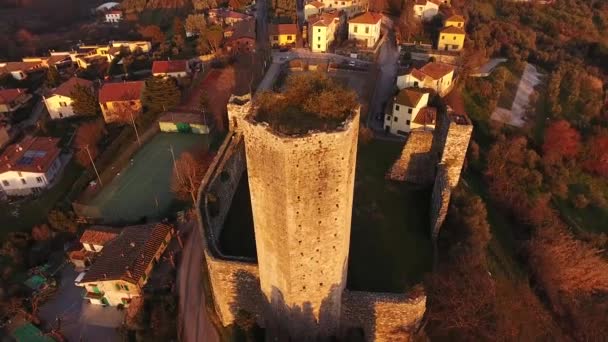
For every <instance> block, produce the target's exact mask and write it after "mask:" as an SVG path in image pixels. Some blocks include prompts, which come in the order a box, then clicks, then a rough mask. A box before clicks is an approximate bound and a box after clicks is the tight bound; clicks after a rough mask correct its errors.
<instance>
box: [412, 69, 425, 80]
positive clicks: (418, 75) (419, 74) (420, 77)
mask: <svg viewBox="0 0 608 342" xmlns="http://www.w3.org/2000/svg"><path fill="white" fill-rule="evenodd" d="M410 74H412V76H414V77H416V79H417V80H420V81H424V79H425V78H426V74H425V73H423V72H422V71H420V70H418V69H416V68H414V69H412V70H411V71H410Z"/></svg>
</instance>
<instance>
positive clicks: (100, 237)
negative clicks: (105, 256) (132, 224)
mask: <svg viewBox="0 0 608 342" xmlns="http://www.w3.org/2000/svg"><path fill="white" fill-rule="evenodd" d="M118 234H120V229H116V228H112V227H102V226H93V227H90V228H88V229H86V230H85V231H84V232H83V233H82V236H81V237H80V242H81V243H83V244H85V243H86V244H92V245H98V246H104V245H105V244H106V243H107V242H108V241H110V240H112V239H114V238H115V237H117V236H118Z"/></svg>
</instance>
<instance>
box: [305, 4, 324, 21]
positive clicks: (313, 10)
mask: <svg viewBox="0 0 608 342" xmlns="http://www.w3.org/2000/svg"><path fill="white" fill-rule="evenodd" d="M324 8H325V4H323V3H322V2H321V1H318V0H314V1H310V2H308V3H307V4H306V5H304V20H306V21H308V22H310V20H309V18H310V17H311V16H313V15H319V14H321V13H323V9H324Z"/></svg>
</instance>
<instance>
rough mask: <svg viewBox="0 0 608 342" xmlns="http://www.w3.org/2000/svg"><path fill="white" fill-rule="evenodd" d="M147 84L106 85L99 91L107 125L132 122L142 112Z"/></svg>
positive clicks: (140, 82)
mask: <svg viewBox="0 0 608 342" xmlns="http://www.w3.org/2000/svg"><path fill="white" fill-rule="evenodd" d="M144 88H145V82H143V81H133V82H119V83H105V84H104V85H103V86H102V87H101V89H99V106H100V107H101V113H102V114H103V118H104V120H105V122H106V123H112V122H130V120H132V119H133V118H135V117H137V115H139V114H140V113H141V111H142V102H141V97H142V94H143V91H144Z"/></svg>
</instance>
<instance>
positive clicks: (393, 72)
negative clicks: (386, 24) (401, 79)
mask: <svg viewBox="0 0 608 342" xmlns="http://www.w3.org/2000/svg"><path fill="white" fill-rule="evenodd" d="M387 34H388V36H387V37H386V39H385V41H384V44H382V47H380V54H379V56H378V61H377V66H378V68H379V74H378V78H377V79H376V89H375V90H374V95H373V96H372V101H371V103H370V112H369V115H368V116H367V126H368V127H370V128H371V129H373V130H375V131H381V130H382V121H378V120H376V119H375V117H376V115H377V114H378V113H384V108H383V104H384V102H385V101H387V100H388V99H389V98H390V97H391V96H392V95H393V89H394V86H395V81H396V78H397V69H398V64H397V63H398V60H399V51H398V50H397V45H396V44H395V34H394V32H393V31H392V30H390V29H389V30H388V33H387Z"/></svg>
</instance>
